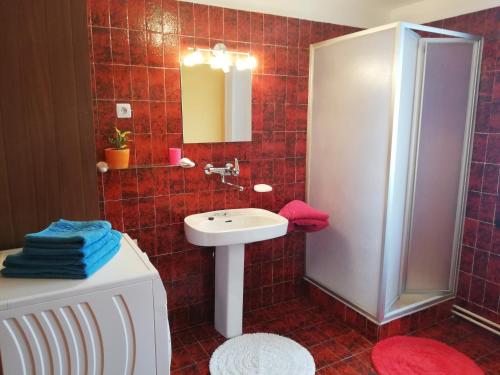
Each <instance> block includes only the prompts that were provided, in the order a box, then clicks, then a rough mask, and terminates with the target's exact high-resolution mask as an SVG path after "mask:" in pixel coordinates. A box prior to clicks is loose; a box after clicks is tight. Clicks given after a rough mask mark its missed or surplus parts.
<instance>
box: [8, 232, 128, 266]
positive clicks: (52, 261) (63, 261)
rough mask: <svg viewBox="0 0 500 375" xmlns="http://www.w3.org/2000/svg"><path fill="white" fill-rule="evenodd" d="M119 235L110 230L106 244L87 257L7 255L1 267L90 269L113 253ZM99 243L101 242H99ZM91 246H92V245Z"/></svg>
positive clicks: (118, 240) (119, 237) (21, 253)
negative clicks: (105, 256)
mask: <svg viewBox="0 0 500 375" xmlns="http://www.w3.org/2000/svg"><path fill="white" fill-rule="evenodd" d="M121 236H122V235H121V233H120V232H117V231H116V230H111V232H110V233H109V236H106V239H107V240H106V242H105V243H104V244H103V245H102V246H101V247H100V248H98V249H96V250H95V251H93V252H92V253H90V254H89V255H88V256H85V257H82V258H77V257H74V256H71V257H65V256H56V257H54V256H44V255H35V256H32V255H29V254H26V252H25V251H22V252H19V253H17V254H14V255H8V256H7V257H6V258H5V260H4V262H3V265H4V266H5V267H18V268H20V267H25V268H33V267H52V268H53V269H59V268H60V267H67V266H71V267H74V268H75V269H78V270H80V269H85V268H86V267H92V266H93V265H94V264H96V263H97V262H98V261H99V260H100V259H101V258H102V257H103V256H104V255H105V254H107V253H108V252H110V251H113V249H114V248H115V246H116V244H118V243H119V242H120V239H121ZM99 242H101V241H99ZM92 246H93V245H92Z"/></svg>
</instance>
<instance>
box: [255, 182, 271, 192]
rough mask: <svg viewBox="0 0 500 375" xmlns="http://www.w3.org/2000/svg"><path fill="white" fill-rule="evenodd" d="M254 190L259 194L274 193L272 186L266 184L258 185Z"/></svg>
mask: <svg viewBox="0 0 500 375" xmlns="http://www.w3.org/2000/svg"><path fill="white" fill-rule="evenodd" d="M253 189H254V190H255V191H256V192H257V193H268V192H270V191H273V187H272V186H270V185H266V184H257V185H254V187H253Z"/></svg>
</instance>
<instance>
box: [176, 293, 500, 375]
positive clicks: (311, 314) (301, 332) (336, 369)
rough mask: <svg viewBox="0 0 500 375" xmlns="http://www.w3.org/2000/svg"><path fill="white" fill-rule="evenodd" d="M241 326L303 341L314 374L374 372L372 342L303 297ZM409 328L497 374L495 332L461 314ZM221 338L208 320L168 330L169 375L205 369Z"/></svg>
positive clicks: (499, 344) (499, 340)
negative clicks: (466, 319) (169, 351)
mask: <svg viewBox="0 0 500 375" xmlns="http://www.w3.org/2000/svg"><path fill="white" fill-rule="evenodd" d="M243 326H244V332H245V333H251V332H270V333H277V334H281V335H284V336H287V337H290V338H292V339H294V340H296V341H297V342H299V343H300V344H302V345H304V346H305V347H306V348H307V349H309V351H310V352H311V354H312V355H313V357H314V360H315V362H316V369H317V371H316V373H317V374H323V375H326V374H366V375H368V374H376V372H375V370H374V369H373V367H372V366H371V361H370V352H371V349H372V347H373V345H374V343H373V342H370V341H369V340H367V339H366V338H365V337H363V336H362V335H360V334H359V333H357V332H356V331H354V330H352V329H351V328H349V327H348V326H346V325H345V324H343V323H340V322H338V321H335V320H334V319H332V318H331V315H330V314H326V313H325V312H323V311H322V310H321V309H320V308H318V307H317V306H315V305H314V304H312V303H311V302H310V301H308V300H307V299H297V300H293V301H289V302H285V303H281V304H279V305H274V306H271V307H268V308H264V309H260V310H256V311H252V312H249V313H245V316H244V321H243ZM412 334H413V335H416V336H422V337H429V338H434V339H437V340H441V341H443V342H445V343H447V344H449V345H451V346H453V347H455V348H456V349H458V350H460V351H462V352H463V353H465V354H466V355H468V356H469V357H471V358H472V359H474V360H475V361H476V362H477V363H478V364H479V365H480V366H481V367H482V368H483V370H484V372H485V373H486V374H487V375H493V374H497V375H498V374H500V337H499V336H495V335H494V334H492V333H490V332H488V331H486V330H484V329H481V328H479V327H477V326H475V325H473V324H471V323H469V322H467V321H465V320H463V319H460V318H456V317H451V318H449V319H447V320H444V321H442V322H440V323H437V324H435V325H433V326H431V327H429V328H426V329H423V330H420V331H416V332H413V333H412ZM224 340H225V339H224V338H223V337H222V336H221V335H220V334H218V333H217V332H216V331H215V329H214V328H213V326H212V325H211V324H205V325H201V326H196V327H192V328H189V329H186V330H183V331H180V332H176V333H174V334H173V335H172V346H173V360H172V370H173V375H180V374H182V375H188V374H209V370H208V363H209V360H210V356H211V355H212V352H213V351H214V350H215V349H216V348H217V347H218V346H219V345H220V344H221V343H223V342H224Z"/></svg>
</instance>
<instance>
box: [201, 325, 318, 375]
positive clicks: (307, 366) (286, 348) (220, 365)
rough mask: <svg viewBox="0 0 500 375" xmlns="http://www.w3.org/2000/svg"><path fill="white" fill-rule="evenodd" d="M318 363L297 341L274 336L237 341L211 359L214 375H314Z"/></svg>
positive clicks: (237, 338) (259, 336) (227, 344)
mask: <svg viewBox="0 0 500 375" xmlns="http://www.w3.org/2000/svg"><path fill="white" fill-rule="evenodd" d="M315 370H316V366H315V364H314V359H313V357H312V356H311V354H310V353H309V352H308V351H307V349H306V348H304V347H303V346H301V345H299V344H298V343H296V342H295V341H293V340H291V339H289V338H287V337H283V336H279V335H274V334H271V333H251V334H246V335H242V336H238V337H235V338H233V339H231V340H228V341H226V342H225V343H224V344H222V345H221V346H219V347H218V348H217V349H216V350H215V352H214V354H212V358H211V359H210V374H211V375H284V374H285V375H314V372H315Z"/></svg>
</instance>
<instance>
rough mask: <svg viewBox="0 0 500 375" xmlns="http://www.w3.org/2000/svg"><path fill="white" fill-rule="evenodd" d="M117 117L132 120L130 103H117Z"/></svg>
mask: <svg viewBox="0 0 500 375" xmlns="http://www.w3.org/2000/svg"><path fill="white" fill-rule="evenodd" d="M116 117H118V118H131V117H132V108H131V107H130V104H129V103H116Z"/></svg>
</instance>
